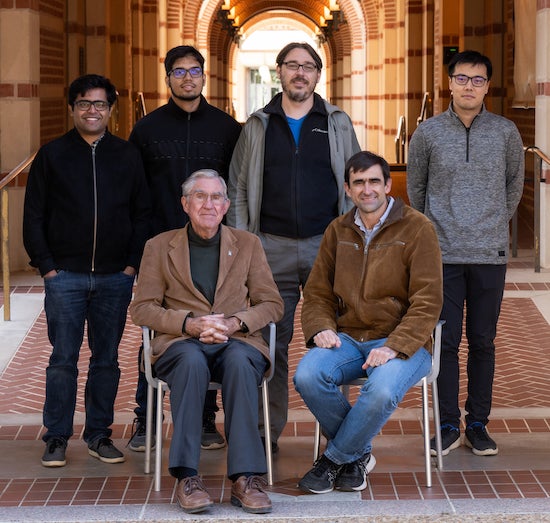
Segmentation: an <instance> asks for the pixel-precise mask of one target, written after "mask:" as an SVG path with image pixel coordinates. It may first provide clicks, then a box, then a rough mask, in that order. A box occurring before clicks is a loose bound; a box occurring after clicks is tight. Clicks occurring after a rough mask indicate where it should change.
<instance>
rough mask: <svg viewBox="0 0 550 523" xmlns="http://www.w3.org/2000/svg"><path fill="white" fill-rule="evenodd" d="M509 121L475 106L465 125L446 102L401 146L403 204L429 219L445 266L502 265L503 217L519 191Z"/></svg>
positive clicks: (518, 154) (517, 148) (516, 144)
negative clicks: (405, 151)
mask: <svg viewBox="0 0 550 523" xmlns="http://www.w3.org/2000/svg"><path fill="white" fill-rule="evenodd" d="M523 177H524V153H523V143H522V140H521V136H520V134H519V132H518V130H517V128H516V126H515V124H514V123H513V122H512V121H510V120H508V119H506V118H504V117H502V116H499V115H496V114H493V113H491V112H489V111H487V110H486V109H485V107H483V108H482V110H481V112H480V113H479V114H478V115H477V116H476V117H475V118H474V120H473V122H472V125H471V126H470V128H469V129H467V128H466V127H465V126H464V124H463V123H462V121H461V120H460V119H459V118H458V116H457V114H456V113H455V112H454V111H453V109H452V107H449V109H448V110H447V111H446V112H444V113H442V114H440V115H437V116H434V117H433V118H429V119H428V120H426V121H425V122H423V123H422V124H421V125H420V126H419V127H418V129H417V130H416V131H415V132H414V134H413V136H412V138H411V141H410V144H409V161H408V166H407V191H408V194H409V199H410V202H411V206H412V207H414V208H415V209H418V210H419V211H420V212H423V213H424V214H425V215H426V216H428V218H430V219H431V220H432V222H433V224H434V226H435V228H436V231H437V235H438V237H439V243H440V246H441V252H442V256H443V263H449V264H453V263H456V264H462V263H467V264H496V265H502V264H505V263H506V262H507V260H508V249H509V233H508V222H509V221H510V219H511V218H512V216H513V214H514V212H515V210H516V208H517V206H518V203H519V201H520V199H521V196H522V193H523Z"/></svg>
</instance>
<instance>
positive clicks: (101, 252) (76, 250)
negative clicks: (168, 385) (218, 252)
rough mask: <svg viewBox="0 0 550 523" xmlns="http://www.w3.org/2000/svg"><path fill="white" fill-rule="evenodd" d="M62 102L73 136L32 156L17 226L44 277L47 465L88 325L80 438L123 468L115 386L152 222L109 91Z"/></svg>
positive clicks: (65, 416) (67, 422)
mask: <svg viewBox="0 0 550 523" xmlns="http://www.w3.org/2000/svg"><path fill="white" fill-rule="evenodd" d="M68 98H69V111H70V113H71V116H72V118H73V122H74V128H73V129H72V130H71V131H69V132H68V133H66V134H65V135H63V136H61V137H60V138H57V139H56V140H53V141H52V142H50V143H48V144H46V145H44V146H43V147H42V148H41V149H40V150H39V151H38V154H37V155H36V158H35V160H34V162H33V164H32V166H31V169H30V173H29V180H28V182H27V190H26V195H25V206H24V218H23V240H24V244H25V248H26V250H27V253H28V254H29V256H30V264H31V265H32V266H33V267H37V268H38V270H39V271H40V274H41V275H42V276H43V278H44V290H45V296H46V297H45V302H44V309H45V313H46V319H47V324H48V337H49V339H50V342H51V344H52V346H53V350H52V354H51V356H50V360H49V365H48V368H47V369H46V399H45V403H44V412H43V418H44V426H45V427H46V429H47V431H46V433H45V434H44V436H43V438H42V439H43V440H44V441H45V442H46V450H45V452H44V455H43V456H42V465H44V466H45V467H62V466H64V465H65V464H66V459H65V451H66V448H67V441H68V439H69V438H70V437H71V436H72V435H73V417H74V410H75V405H76V393H77V376H78V368H77V363H78V358H79V353H80V347H81V345H82V340H83V336H84V326H85V324H87V332H88V345H89V347H90V352H91V357H90V364H89V368H88V378H87V381H86V390H85V408H86V422H85V426H84V440H85V441H86V443H87V445H88V452H89V454H90V455H91V456H93V457H95V458H97V459H99V460H101V461H103V462H105V463H120V462H122V461H124V455H123V454H122V452H120V451H119V450H118V449H117V448H116V447H115V446H114V445H113V442H112V441H111V439H110V436H111V433H112V431H111V429H110V428H109V427H110V426H111V424H112V423H113V415H114V403H115V398H116V394H117V389H118V383H119V378H120V369H119V366H118V345H119V343H120V339H121V337H122V333H123V331H124V326H125V324H126V313H127V308H128V305H129V303H130V299H131V297H132V287H133V283H134V278H135V275H136V271H137V268H138V267H139V263H140V259H141V255H142V251H143V246H144V244H145V241H146V240H147V238H148V235H149V228H150V220H151V218H150V202H149V193H148V188H147V182H146V180H145V173H144V171H143V164H142V162H141V158H140V155H139V152H138V151H137V149H136V148H135V147H134V146H133V145H131V144H130V143H128V142H126V141H125V140H122V139H120V138H118V137H116V136H113V135H112V134H110V133H109V131H108V130H107V124H108V122H109V117H110V115H111V110H112V106H113V104H114V103H115V101H116V89H115V86H114V85H113V84H112V83H111V82H110V81H109V80H108V79H107V78H104V77H103V76H99V75H93V74H89V75H85V76H82V77H80V78H77V79H76V80H75V81H74V82H73V83H72V84H71V85H70V87H69V96H68Z"/></svg>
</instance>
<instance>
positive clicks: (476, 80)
mask: <svg viewBox="0 0 550 523" xmlns="http://www.w3.org/2000/svg"><path fill="white" fill-rule="evenodd" d="M451 78H452V79H453V80H454V81H455V82H456V83H457V84H458V85H466V84H467V83H468V82H469V81H470V80H471V81H472V85H473V86H474V87H483V86H484V85H485V84H486V83H487V82H488V81H489V80H488V79H487V78H485V77H484V76H468V75H466V74H452V75H451Z"/></svg>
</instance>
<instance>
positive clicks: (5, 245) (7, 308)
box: [0, 152, 36, 321]
mask: <svg viewBox="0 0 550 523" xmlns="http://www.w3.org/2000/svg"><path fill="white" fill-rule="evenodd" d="M35 156H36V152H34V153H33V154H31V155H30V156H29V157H28V158H26V159H25V160H23V161H22V162H21V163H20V164H19V165H18V166H17V167H15V168H14V169H12V170H11V171H10V172H9V173H8V174H7V175H6V176H4V178H2V180H0V192H1V201H2V216H1V222H2V225H1V230H2V241H1V243H2V249H1V250H2V284H3V286H4V290H3V293H4V321H10V319H11V303H10V254H9V227H8V225H9V223H8V217H9V214H8V189H7V186H8V184H9V183H10V182H11V181H13V180H15V178H17V177H18V176H19V175H20V174H21V173H22V172H23V171H24V170H25V169H26V168H27V167H28V166H29V165H30V164H31V163H32V161H33V160H34V157H35Z"/></svg>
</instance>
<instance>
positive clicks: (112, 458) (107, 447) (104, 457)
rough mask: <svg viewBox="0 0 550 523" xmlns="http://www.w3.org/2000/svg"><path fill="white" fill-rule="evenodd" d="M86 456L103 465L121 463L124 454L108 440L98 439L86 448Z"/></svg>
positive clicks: (123, 459)
mask: <svg viewBox="0 0 550 523" xmlns="http://www.w3.org/2000/svg"><path fill="white" fill-rule="evenodd" d="M88 454H90V456H93V457H94V458H97V459H98V460H99V461H103V462H104V463H122V462H123V461H125V458H124V454H123V453H122V452H120V450H118V449H117V448H116V447H115V446H114V445H113V442H112V441H111V440H110V439H109V438H98V439H96V440H95V441H94V442H92V443H91V444H90V445H89V446H88Z"/></svg>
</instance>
